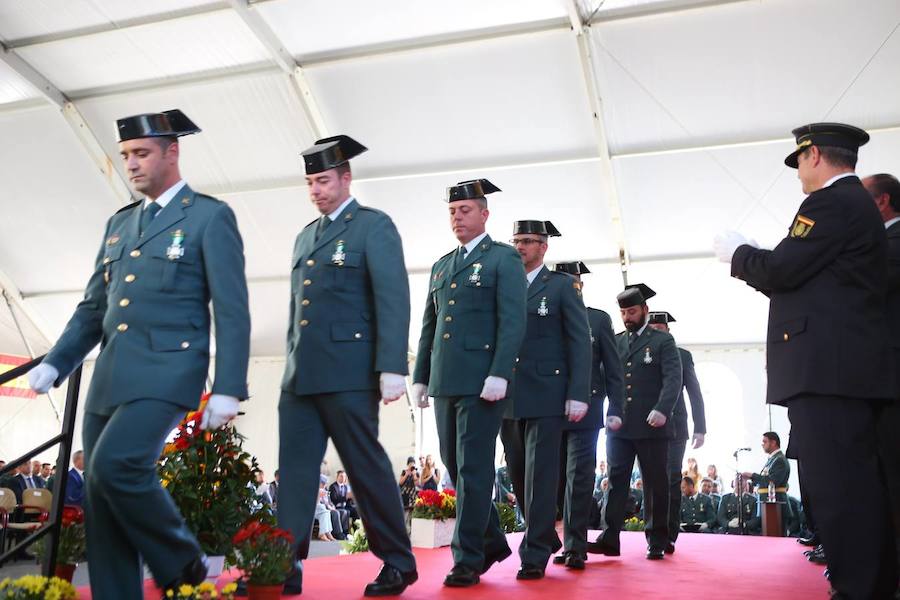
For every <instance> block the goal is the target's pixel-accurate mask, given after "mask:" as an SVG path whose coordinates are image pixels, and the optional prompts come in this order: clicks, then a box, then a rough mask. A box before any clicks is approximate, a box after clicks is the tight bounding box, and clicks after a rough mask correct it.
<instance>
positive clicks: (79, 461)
mask: <svg viewBox="0 0 900 600" xmlns="http://www.w3.org/2000/svg"><path fill="white" fill-rule="evenodd" d="M83 502H84V451H83V450H78V451H77V452H75V454H73V455H72V468H71V469H69V473H68V475H67V477H66V504H74V505H75V506H81V505H82V503H83Z"/></svg>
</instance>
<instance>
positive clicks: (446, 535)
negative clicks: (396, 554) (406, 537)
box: [410, 519, 456, 548]
mask: <svg viewBox="0 0 900 600" xmlns="http://www.w3.org/2000/svg"><path fill="white" fill-rule="evenodd" d="M455 528H456V519H446V520H444V521H441V520H437V519H434V520H432V519H413V520H412V532H411V533H410V540H411V542H412V545H413V546H415V547H416V548H440V547H441V546H449V545H450V542H451V541H452V540H453V530H454V529H455Z"/></svg>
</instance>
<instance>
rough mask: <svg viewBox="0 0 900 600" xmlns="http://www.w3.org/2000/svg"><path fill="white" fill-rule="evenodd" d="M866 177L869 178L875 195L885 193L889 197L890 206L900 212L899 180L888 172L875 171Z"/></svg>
mask: <svg viewBox="0 0 900 600" xmlns="http://www.w3.org/2000/svg"><path fill="white" fill-rule="evenodd" d="M866 179H869V180H871V182H872V184H871V187H872V190H873V192H874V194H875V195H876V196H880V195H881V194H887V195H888V197H889V198H890V200H889V202H890V205H891V208H893V209H894V211H895V212H900V181H898V180H897V178H896V177H894V176H893V175H889V174H888V173H876V174H875V175H869V176H868V177H866Z"/></svg>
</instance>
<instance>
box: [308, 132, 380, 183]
mask: <svg viewBox="0 0 900 600" xmlns="http://www.w3.org/2000/svg"><path fill="white" fill-rule="evenodd" d="M366 150H368V148H366V147H365V146H363V145H362V144H360V143H359V142H357V141H356V140H354V139H353V138H352V137H350V136H349V135H336V136H334V137H328V138H322V139H321V140H316V143H315V144H314V145H312V146H310V147H309V148H307V149H306V150H304V151H303V152H301V153H300V154H302V155H303V163H304V165H305V166H306V174H307V175H315V174H316V173H321V172H322V171H327V170H328V169H334V168H335V167H339V166H341V165H344V164H347V163H348V162H350V159H351V158H353V157H354V156H359V155H360V154H362V153H363V152H365V151H366Z"/></svg>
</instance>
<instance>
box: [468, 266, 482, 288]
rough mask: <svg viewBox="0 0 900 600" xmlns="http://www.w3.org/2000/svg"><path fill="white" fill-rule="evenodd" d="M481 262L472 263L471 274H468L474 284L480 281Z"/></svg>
mask: <svg viewBox="0 0 900 600" xmlns="http://www.w3.org/2000/svg"><path fill="white" fill-rule="evenodd" d="M481 268H482V265H481V263H474V264H473V265H472V274H471V275H469V281H470V282H471V283H474V284H475V285H479V284H480V283H481Z"/></svg>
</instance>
